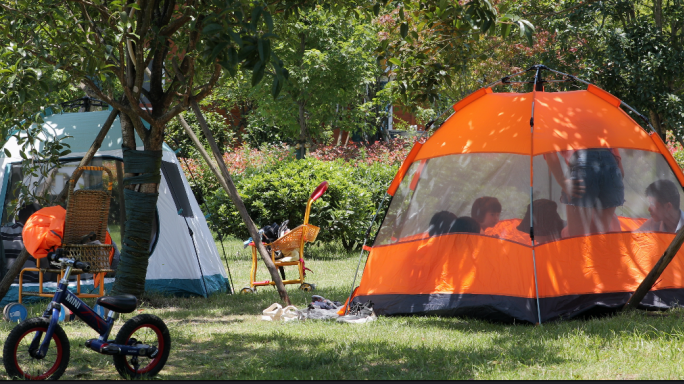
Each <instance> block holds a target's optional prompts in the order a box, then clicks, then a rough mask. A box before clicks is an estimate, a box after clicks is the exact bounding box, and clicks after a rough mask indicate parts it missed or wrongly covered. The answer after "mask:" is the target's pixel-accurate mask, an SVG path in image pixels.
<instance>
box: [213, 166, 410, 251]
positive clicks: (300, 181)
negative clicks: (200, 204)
mask: <svg viewBox="0 0 684 384" xmlns="http://www.w3.org/2000/svg"><path fill="white" fill-rule="evenodd" d="M397 169H398V165H391V166H387V165H386V164H382V163H372V164H364V163H360V164H358V165H356V166H355V165H353V164H351V163H349V162H345V161H343V160H340V159H337V160H333V161H324V160H318V159H316V158H313V157H309V158H306V159H304V160H298V161H287V162H285V163H283V164H282V165H281V166H280V167H277V168H275V169H272V170H270V171H266V172H259V173H253V174H251V175H248V176H243V177H241V178H240V179H239V180H238V181H237V182H236V187H237V189H238V191H239V192H240V196H241V197H242V199H243V201H244V202H245V206H246V207H247V210H248V211H249V213H250V215H251V217H252V219H253V220H254V221H255V223H256V224H257V225H258V226H259V227H263V226H264V225H267V224H271V223H274V222H275V223H278V224H280V223H282V222H283V221H285V220H289V221H290V222H289V225H288V226H289V228H294V227H296V226H298V225H300V224H302V223H303V221H304V212H305V209H306V202H307V200H308V198H309V196H310V195H311V192H312V191H313V190H314V189H315V188H316V186H318V185H319V184H320V183H321V182H323V181H324V180H326V181H328V183H329V187H328V191H327V192H326V193H325V194H324V195H323V197H322V198H320V199H319V200H317V201H316V202H315V203H314V204H313V206H312V209H311V216H310V223H311V224H314V225H316V226H319V227H321V232H320V233H319V235H318V239H319V240H322V241H329V240H340V241H341V242H342V244H343V245H344V247H345V248H346V249H353V248H356V247H359V246H360V245H361V243H362V242H363V237H364V235H365V231H366V229H367V227H368V224H369V222H370V219H371V217H372V215H373V213H375V210H376V209H377V204H378V203H379V202H380V200H381V199H382V196H383V194H384V193H385V191H386V189H387V186H388V185H389V183H390V181H391V180H392V178H393V177H394V174H395V173H396V171H397ZM205 198H206V200H207V209H208V211H209V212H211V216H210V218H209V219H210V220H209V222H210V223H211V224H210V225H211V226H212V229H213V230H216V231H220V232H222V233H226V234H231V235H234V236H238V237H242V238H247V237H248V236H249V235H248V233H247V229H246V227H245V225H244V224H243V222H242V219H241V218H240V215H239V213H238V212H237V209H235V207H234V206H233V204H232V203H231V201H230V198H229V197H228V195H227V194H226V193H225V191H223V189H217V190H214V191H211V192H208V194H207V195H205ZM376 226H377V223H376Z"/></svg>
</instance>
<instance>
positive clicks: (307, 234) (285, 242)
mask: <svg viewBox="0 0 684 384" xmlns="http://www.w3.org/2000/svg"><path fill="white" fill-rule="evenodd" d="M327 189H328V182H327V181H324V182H322V183H321V184H320V185H319V186H318V187H316V189H315V190H314V191H313V193H312V194H311V197H309V201H308V202H307V203H306V213H305V214H304V224H302V225H300V226H298V227H297V228H295V229H293V230H291V231H290V232H288V233H286V234H284V235H283V236H281V237H280V238H278V239H277V240H275V241H273V242H272V243H264V246H265V247H267V249H268V248H270V252H271V260H272V261H273V264H275V266H276V268H278V267H285V266H297V269H298V270H299V278H298V279H290V280H283V284H300V286H299V289H301V290H304V291H312V290H314V289H315V288H316V286H315V285H314V284H309V283H306V282H304V278H305V277H306V267H305V266H304V244H305V243H307V242H313V241H315V240H316V236H318V232H319V231H320V228H318V227H317V226H315V225H311V224H309V213H310V212H311V205H312V204H313V202H314V201H316V200H317V199H318V198H320V197H321V196H323V194H324V193H325V191H326V190H327ZM250 246H251V247H252V270H251V273H250V275H249V287H245V288H242V290H241V291H240V292H241V293H254V292H256V287H258V286H266V285H275V282H273V281H270V280H264V281H255V280H256V271H257V259H258V253H259V252H257V249H256V245H255V244H254V243H250ZM278 251H280V252H282V254H283V255H284V257H282V258H280V259H278V260H276V258H275V257H276V252H278Z"/></svg>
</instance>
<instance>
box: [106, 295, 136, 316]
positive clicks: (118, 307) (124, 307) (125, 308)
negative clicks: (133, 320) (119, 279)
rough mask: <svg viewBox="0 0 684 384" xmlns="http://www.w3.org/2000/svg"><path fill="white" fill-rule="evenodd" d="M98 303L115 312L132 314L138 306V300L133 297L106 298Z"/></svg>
mask: <svg viewBox="0 0 684 384" xmlns="http://www.w3.org/2000/svg"><path fill="white" fill-rule="evenodd" d="M96 303H97V304H99V305H101V306H103V307H105V308H107V309H109V310H112V311H114V312H118V313H131V312H133V311H135V308H136V307H137V306H138V299H136V297H135V296H133V295H118V296H104V297H100V298H99V299H97V302H96Z"/></svg>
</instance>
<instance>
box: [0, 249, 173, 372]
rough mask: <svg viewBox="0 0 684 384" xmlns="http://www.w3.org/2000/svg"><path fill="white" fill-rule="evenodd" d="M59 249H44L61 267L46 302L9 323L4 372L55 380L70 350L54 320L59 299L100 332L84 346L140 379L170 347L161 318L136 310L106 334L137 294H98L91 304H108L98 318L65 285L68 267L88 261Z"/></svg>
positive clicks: (130, 309) (163, 360) (134, 304)
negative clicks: (34, 313)
mask: <svg viewBox="0 0 684 384" xmlns="http://www.w3.org/2000/svg"><path fill="white" fill-rule="evenodd" d="M60 251H61V249H58V250H57V252H54V253H51V254H49V255H48V258H49V260H50V261H52V262H56V263H59V264H60V265H61V267H62V269H66V270H65V272H64V277H63V278H62V279H61V280H60V281H59V286H58V287H57V290H56V292H55V296H54V298H53V299H52V302H50V304H49V305H48V307H47V309H46V310H45V312H44V313H43V316H42V317H36V318H33V319H27V320H25V321H23V322H22V323H20V324H19V325H17V326H16V327H14V329H13V330H12V331H11V332H10V334H9V336H7V340H6V341H5V346H4V348H3V356H2V361H3V363H4V365H5V370H6V371H7V374H8V375H9V376H10V378H12V379H28V380H45V379H52V380H56V379H59V377H60V376H62V374H63V373H64V371H65V370H66V368H67V366H68V365H69V353H70V352H69V339H68V338H67V335H66V333H64V330H63V329H62V327H60V326H59V324H57V321H58V318H59V311H60V310H61V309H62V304H64V305H65V306H66V307H67V308H69V309H70V310H71V311H72V312H73V313H74V314H75V315H76V316H78V317H79V318H80V319H81V320H83V321H84V322H85V323H86V324H88V325H89V326H90V327H91V328H93V329H94V330H95V331H96V332H97V333H99V334H100V337H99V338H97V339H90V340H88V341H86V342H85V346H86V347H88V348H90V349H92V350H94V351H95V352H99V353H101V354H104V355H112V357H113V358H114V366H115V367H116V370H117V371H119V374H120V375H121V376H123V377H124V378H127V379H128V378H132V379H144V378H150V377H152V376H154V375H156V374H157V373H159V371H161V369H162V368H163V367H164V364H166V360H167V359H168V358H169V351H170V348H171V336H170V335H169V330H168V328H167V327H166V324H164V322H163V321H162V320H161V319H160V318H158V317H157V316H154V315H148V314H145V315H138V316H135V317H134V318H132V319H130V320H128V321H127V322H126V323H124V325H123V326H122V327H121V329H120V330H119V333H118V334H117V335H116V339H115V340H108V338H109V333H110V332H111V330H112V326H113V325H114V319H115V316H116V314H117V313H131V312H133V311H134V310H135V309H136V307H137V305H138V303H137V299H136V298H135V296H133V295H120V296H108V297H107V296H105V297H100V298H99V299H98V300H97V304H99V305H101V306H102V307H104V308H107V309H109V310H110V312H109V314H108V315H107V318H106V319H103V318H102V317H100V316H99V315H98V314H97V313H95V311H93V310H92V309H91V308H90V307H88V306H87V305H86V304H85V303H84V302H83V301H81V299H79V298H78V297H76V295H74V294H73V293H71V292H70V291H69V290H68V289H67V285H68V281H69V275H70V274H71V271H72V269H74V268H75V269H80V270H83V271H84V272H87V271H88V270H90V265H89V264H88V263H84V262H81V261H75V260H74V259H70V258H66V257H61V252H60Z"/></svg>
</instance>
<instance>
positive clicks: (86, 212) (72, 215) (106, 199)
mask: <svg viewBox="0 0 684 384" xmlns="http://www.w3.org/2000/svg"><path fill="white" fill-rule="evenodd" d="M86 170H89V171H102V172H106V173H107V174H108V176H109V183H108V185H107V188H106V189H105V190H85V189H79V190H78V191H74V187H75V185H76V181H77V180H78V178H79V177H80V176H81V174H82V173H83V171H86ZM112 180H113V178H112V172H111V171H110V170H109V169H107V168H105V167H94V166H87V167H79V168H77V169H76V170H75V171H74V174H73V178H72V179H71V180H70V181H69V200H68V201H67V213H66V219H65V221H64V239H63V244H62V248H63V249H64V252H65V253H66V256H67V257H70V258H74V259H75V260H79V261H83V262H86V263H89V264H90V272H91V273H99V272H112V271H113V270H112V269H111V268H110V266H109V254H110V252H111V250H112V248H113V246H112V245H107V244H104V242H105V237H106V236H107V221H108V216H109V204H110V200H111V197H112V182H111V181H112ZM90 232H95V235H96V239H97V240H99V241H100V242H101V243H103V244H93V245H90V244H89V245H81V244H79V242H80V241H81V239H82V238H83V236H86V235H88V234H89V233H90Z"/></svg>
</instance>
